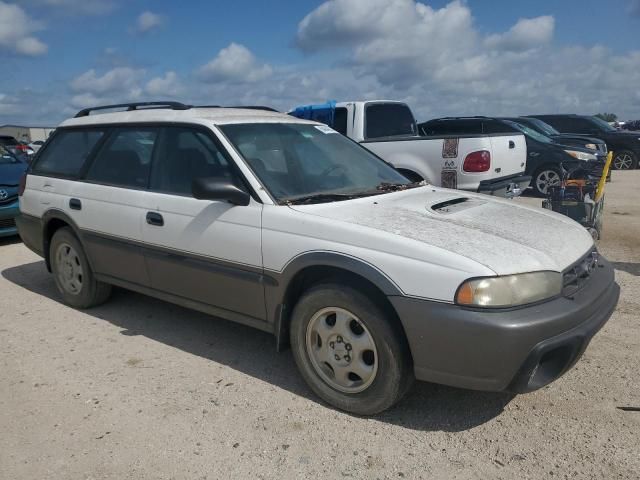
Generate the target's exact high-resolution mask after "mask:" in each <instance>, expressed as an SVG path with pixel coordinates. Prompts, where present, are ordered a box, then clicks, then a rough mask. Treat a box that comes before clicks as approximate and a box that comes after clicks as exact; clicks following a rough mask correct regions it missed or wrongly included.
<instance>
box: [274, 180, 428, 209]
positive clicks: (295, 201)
mask: <svg viewBox="0 0 640 480" xmlns="http://www.w3.org/2000/svg"><path fill="white" fill-rule="evenodd" d="M422 185H425V183H424V182H413V183H391V182H382V183H380V184H378V185H377V186H376V188H375V190H367V191H364V192H354V193H312V194H310V195H302V196H300V197H289V198H285V199H283V200H282V201H281V202H280V203H281V204H284V205H303V204H309V203H321V202H336V201H340V200H352V199H354V198H362V197H371V196H373V195H380V194H382V193H388V192H397V191H400V190H408V189H410V188H415V187H419V186H422Z"/></svg>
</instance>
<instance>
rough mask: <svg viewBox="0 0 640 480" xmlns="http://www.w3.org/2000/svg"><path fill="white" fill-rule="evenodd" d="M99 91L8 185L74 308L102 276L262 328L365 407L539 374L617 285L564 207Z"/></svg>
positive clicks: (241, 114)
mask: <svg viewBox="0 0 640 480" xmlns="http://www.w3.org/2000/svg"><path fill="white" fill-rule="evenodd" d="M113 107H114V106H111V107H109V108H110V109H111V111H107V112H106V113H105V110H107V108H106V107H101V108H95V109H87V110H83V111H81V112H79V113H78V114H77V115H76V117H75V118H72V119H69V120H67V121H65V122H63V123H62V125H61V126H60V128H58V129H56V131H55V133H54V134H53V136H52V137H51V138H50V139H49V140H48V141H47V143H46V144H45V146H43V147H42V149H41V150H40V151H39V152H38V154H37V158H36V159H35V160H34V162H33V164H32V165H31V166H30V168H29V170H28V172H27V174H26V175H25V177H24V178H23V180H22V185H21V188H20V194H21V196H20V211H21V215H20V217H19V219H18V228H19V232H20V235H21V237H22V239H23V240H24V242H25V244H26V245H27V246H28V247H30V248H31V249H32V250H34V251H35V252H37V253H38V254H40V255H41V256H42V257H44V259H45V262H46V266H47V268H48V269H49V271H50V272H51V273H52V276H53V279H54V281H55V284H56V285H57V288H58V290H59V291H60V295H61V298H62V300H63V301H64V302H65V303H67V304H68V305H70V306H72V307H76V308H89V307H93V306H95V305H98V304H100V303H102V302H104V301H106V300H107V298H108V297H109V293H110V290H111V287H112V286H118V287H123V288H127V289H131V290H134V291H137V292H141V293H143V294H147V295H151V296H154V297H158V298H160V299H163V300H166V301H169V302H174V303H176V304H179V305H183V306H186V307H189V308H193V309H196V310H200V311H202V312H206V313H209V314H211V315H215V316H217V317H222V318H225V319H228V320H232V321H236V322H240V323H243V324H246V325H249V326H252V327H255V328H258V329H260V330H264V331H266V332H270V333H272V334H274V335H275V337H276V344H277V346H278V348H284V347H285V346H287V345H290V346H291V348H292V350H293V356H294V359H295V362H296V364H297V366H298V369H299V370H300V373H301V375H302V376H303V377H304V379H305V380H306V382H307V383H308V384H309V386H310V387H311V389H312V390H313V391H314V392H315V393H316V394H317V395H318V396H320V397H321V398H322V399H323V400H325V401H326V402H328V403H329V404H331V405H333V406H335V407H337V408H340V409H343V410H346V411H349V412H354V413H356V414H364V415H366V414H375V413H377V412H380V411H382V410H384V409H386V408H388V407H390V406H392V405H393V404H394V403H396V402H397V401H398V400H399V399H400V398H401V397H402V396H403V395H404V394H405V393H406V392H407V390H408V389H409V387H410V386H411V383H412V381H413V380H414V379H418V380H422V381H429V382H436V383H443V384H447V385H453V386H457V387H463V388H470V389H479V390H492V391H510V392H528V391H531V390H535V389H537V388H540V387H542V386H544V385H546V384H548V383H549V382H551V381H553V380H555V379H556V378H558V377H559V376H561V375H562V374H563V373H564V372H566V371H567V370H568V369H569V368H571V366H572V365H573V364H574V363H575V362H576V361H577V360H578V358H579V357H580V356H581V355H582V353H583V351H584V350H585V348H586V347H587V344H588V343H589V341H590V340H591V338H592V337H593V335H594V334H595V333H596V332H597V331H598V329H599V328H600V327H601V326H602V325H603V324H604V323H605V322H606V321H607V320H608V318H609V317H610V315H611V313H612V311H613V310H614V308H615V306H616V303H617V301H618V296H619V288H618V286H617V285H616V283H615V281H614V273H613V269H612V267H611V266H610V264H609V263H608V262H607V260H606V259H605V258H603V257H602V256H600V255H599V254H598V252H597V251H596V249H595V247H594V243H593V240H592V239H591V236H590V235H589V234H588V233H587V232H586V230H584V229H583V228H582V227H581V226H580V225H578V224H577V223H575V222H574V221H572V220H570V219H568V218H567V217H564V216H561V215H558V214H556V213H553V212H549V211H547V210H542V209H538V208H531V207H527V206H523V205H518V204H514V203H512V202H510V201H508V200H504V199H496V198H491V197H487V196H483V195H479V194H474V193H468V192H460V191H456V190H448V189H441V188H435V187H432V186H430V185H427V184H425V183H424V182H420V183H412V182H411V181H410V180H408V179H407V178H405V177H404V176H403V175H401V174H400V173H398V172H397V171H396V170H394V169H393V168H392V167H391V166H390V165H389V164H387V163H385V162H384V161H382V160H381V159H379V158H378V157H376V156H375V155H374V154H373V153H371V152H369V151H368V150H366V149H364V148H363V147H361V146H360V145H358V144H357V143H355V142H353V141H351V140H349V139H348V138H345V137H344V136H342V135H339V134H337V133H336V132H335V131H334V130H332V129H331V128H329V127H327V126H326V125H322V124H319V123H316V122H310V121H306V120H300V119H296V118H294V117H291V116H288V115H283V114H279V113H275V112H272V111H267V110H260V109H255V108H254V109H238V108H197V107H190V106H186V105H182V104H179V103H166V104H158V103H153V104H148V103H147V104H127V105H124V106H120V107H125V108H126V111H113V110H114V108H113Z"/></svg>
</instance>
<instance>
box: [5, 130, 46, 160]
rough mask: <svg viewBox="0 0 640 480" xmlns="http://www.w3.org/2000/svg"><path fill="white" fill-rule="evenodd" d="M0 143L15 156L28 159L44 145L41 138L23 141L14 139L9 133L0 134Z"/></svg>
mask: <svg viewBox="0 0 640 480" xmlns="http://www.w3.org/2000/svg"><path fill="white" fill-rule="evenodd" d="M0 145H2V146H4V147H5V148H6V149H8V150H9V151H10V152H11V153H13V154H14V155H16V156H17V157H20V158H22V159H24V160H26V161H30V160H31V157H32V155H34V154H35V153H36V152H37V151H38V150H39V149H40V147H41V146H42V145H44V142H43V141H42V140H36V141H34V142H31V143H25V142H20V141H18V140H16V139H15V137H12V136H10V135H0Z"/></svg>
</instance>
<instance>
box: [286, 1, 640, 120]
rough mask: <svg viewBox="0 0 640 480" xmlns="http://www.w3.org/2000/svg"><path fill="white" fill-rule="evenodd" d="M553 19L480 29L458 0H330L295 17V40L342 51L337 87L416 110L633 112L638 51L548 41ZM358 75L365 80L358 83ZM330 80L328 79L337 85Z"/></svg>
mask: <svg viewBox="0 0 640 480" xmlns="http://www.w3.org/2000/svg"><path fill="white" fill-rule="evenodd" d="M554 28H555V20H554V18H553V17H551V16H543V17H537V18H532V19H520V20H518V21H517V22H516V23H515V24H514V25H513V26H512V27H511V28H510V29H508V31H506V32H504V33H496V34H489V35H485V34H482V33H481V32H480V31H479V30H478V29H477V27H476V26H475V25H474V22H473V16H472V13H471V10H470V8H469V6H468V5H467V4H466V3H465V2H461V1H453V2H451V3H449V4H447V5H445V6H444V7H442V8H439V9H435V8H431V7H430V6H428V5H425V4H423V3H420V2H415V1H414V0H388V1H387V0H328V1H325V2H324V3H322V4H321V5H320V6H319V7H318V8H316V9H315V10H313V11H312V12H311V13H309V14H308V15H307V16H306V17H305V18H304V19H303V20H302V21H301V22H300V23H299V25H298V32H297V37H296V43H297V45H298V46H299V48H301V49H302V50H304V51H306V52H315V51H323V50H327V51H335V52H338V53H340V52H342V53H343V55H344V57H345V58H343V59H342V61H341V68H342V69H345V70H349V72H350V73H351V75H352V79H351V80H346V79H345V80H344V81H348V82H350V88H346V85H344V84H343V85H341V86H340V87H341V88H340V90H341V91H345V90H349V91H350V92H351V93H350V98H375V97H379V98H397V99H400V100H405V101H408V102H409V103H410V104H411V105H412V106H413V107H414V109H415V110H416V111H417V113H418V116H419V117H420V118H421V119H427V118H429V117H434V116H439V115H485V114H486V115H492V114H493V115H497V114H526V113H539V112H559V111H564V112H576V113H595V112H597V111H600V110H606V111H612V110H613V111H616V112H617V113H619V114H620V115H622V116H625V115H634V113H633V112H637V111H638V110H639V109H640V99H638V96H634V95H632V94H631V93H632V92H636V91H637V85H638V84H640V83H639V82H640V52H639V51H632V52H629V53H627V54H614V53H613V52H611V51H609V50H607V49H605V48H603V47H598V46H596V47H592V48H589V47H583V46H579V47H560V46H555V45H553V46H552V45H551V42H552V40H553V32H554ZM365 78H366V79H367V82H368V85H370V87H369V88H367V89H364V88H361V87H360V86H359V85H358V83H359V82H360V81H361V79H365ZM372 78H373V79H374V82H373V83H372V82H371V79H372ZM332 85H334V87H335V83H334V82H332V83H330V84H328V85H326V86H325V87H326V88H327V89H329V90H330V91H335V90H332V89H331V86H332ZM363 92H364V93H363ZM313 93H314V92H310V94H313ZM329 97H330V98H335V97H338V96H337V95H329ZM338 99H346V98H345V97H338Z"/></svg>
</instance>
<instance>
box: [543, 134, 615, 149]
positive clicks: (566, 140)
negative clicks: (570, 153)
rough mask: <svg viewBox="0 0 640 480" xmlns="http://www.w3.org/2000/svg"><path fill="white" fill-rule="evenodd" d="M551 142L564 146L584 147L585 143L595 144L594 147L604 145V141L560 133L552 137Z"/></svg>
mask: <svg viewBox="0 0 640 480" xmlns="http://www.w3.org/2000/svg"><path fill="white" fill-rule="evenodd" d="M552 138H553V140H554V141H555V142H558V143H563V144H565V145H574V144H575V145H583V146H584V145H586V144H587V143H595V144H596V145H598V144H599V145H604V144H605V141H604V140H601V139H599V138H596V137H588V136H586V135H585V136H582V135H572V134H571V133H560V134H558V135H553V136H552Z"/></svg>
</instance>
